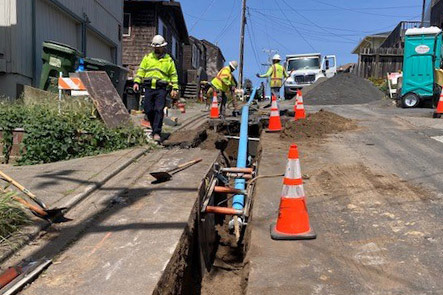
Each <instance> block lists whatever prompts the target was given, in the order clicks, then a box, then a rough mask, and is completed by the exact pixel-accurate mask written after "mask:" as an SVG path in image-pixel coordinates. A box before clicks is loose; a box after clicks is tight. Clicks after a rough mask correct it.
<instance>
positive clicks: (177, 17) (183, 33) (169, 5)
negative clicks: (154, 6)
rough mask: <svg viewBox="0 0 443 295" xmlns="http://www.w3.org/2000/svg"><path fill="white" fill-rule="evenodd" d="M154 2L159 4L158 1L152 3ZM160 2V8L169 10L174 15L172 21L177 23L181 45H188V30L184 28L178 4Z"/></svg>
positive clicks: (180, 8) (184, 24)
mask: <svg viewBox="0 0 443 295" xmlns="http://www.w3.org/2000/svg"><path fill="white" fill-rule="evenodd" d="M154 2H159V1H154ZM160 2H162V6H164V7H165V8H166V9H171V11H172V13H173V14H174V19H175V21H176V22H177V30H178V32H179V34H180V35H181V37H182V41H183V43H185V44H189V35H188V28H187V27H186V22H185V18H184V17H183V11H182V7H181V5H180V2H175V1H160Z"/></svg>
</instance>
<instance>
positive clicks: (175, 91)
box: [171, 89, 178, 99]
mask: <svg viewBox="0 0 443 295" xmlns="http://www.w3.org/2000/svg"><path fill="white" fill-rule="evenodd" d="M171 97H172V98H174V99H175V98H177V97H178V91H177V90H175V89H172V90H171Z"/></svg>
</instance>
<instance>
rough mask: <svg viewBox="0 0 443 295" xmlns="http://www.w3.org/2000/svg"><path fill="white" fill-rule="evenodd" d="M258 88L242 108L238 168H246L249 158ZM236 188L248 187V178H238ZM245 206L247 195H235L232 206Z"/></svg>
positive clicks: (238, 208) (239, 207) (237, 208)
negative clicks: (251, 115) (252, 106)
mask: <svg viewBox="0 0 443 295" xmlns="http://www.w3.org/2000/svg"><path fill="white" fill-rule="evenodd" d="M256 92H257V88H254V90H253V91H252V93H251V96H250V97H249V100H248V102H247V104H246V105H245V106H243V108H242V113H241V125H240V139H239V141H238V152H237V168H246V161H247V159H248V128H249V105H250V104H251V103H252V101H253V100H254V97H255V93H256ZM234 187H235V188H236V189H240V190H244V189H245V187H246V179H242V178H238V179H236V180H235V186H234ZM244 206H245V196H244V195H242V194H238V195H235V196H234V198H233V199H232V208H234V209H236V210H243V208H244Z"/></svg>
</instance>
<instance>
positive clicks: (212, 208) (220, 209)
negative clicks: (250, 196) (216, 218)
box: [206, 206, 243, 215]
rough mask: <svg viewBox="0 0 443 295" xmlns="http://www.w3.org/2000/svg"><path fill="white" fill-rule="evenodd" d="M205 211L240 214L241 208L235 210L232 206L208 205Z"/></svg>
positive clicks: (241, 212)
mask: <svg viewBox="0 0 443 295" xmlns="http://www.w3.org/2000/svg"><path fill="white" fill-rule="evenodd" d="M206 213H216V214H225V215H242V214H243V211H242V210H236V209H234V208H227V207H217V206H208V207H206Z"/></svg>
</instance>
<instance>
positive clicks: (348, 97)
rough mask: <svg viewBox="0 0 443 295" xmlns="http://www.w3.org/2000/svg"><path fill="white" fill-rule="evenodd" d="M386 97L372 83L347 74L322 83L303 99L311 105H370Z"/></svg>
mask: <svg viewBox="0 0 443 295" xmlns="http://www.w3.org/2000/svg"><path fill="white" fill-rule="evenodd" d="M384 96H385V95H384V93H383V92H381V91H380V90H379V89H378V88H377V87H375V86H374V85H373V84H372V83H371V82H370V81H368V80H365V79H363V78H360V77H357V76H356V75H353V74H349V73H345V74H338V75H336V76H335V77H333V78H330V79H328V80H326V81H324V82H322V83H320V84H319V85H318V86H316V87H314V88H313V89H311V90H310V91H309V92H308V93H306V95H304V96H303V97H304V98H305V99H306V102H307V104H310V105H326V104H334V105H343V104H361V103H368V102H371V101H375V100H380V99H382V98H383V97H384Z"/></svg>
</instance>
